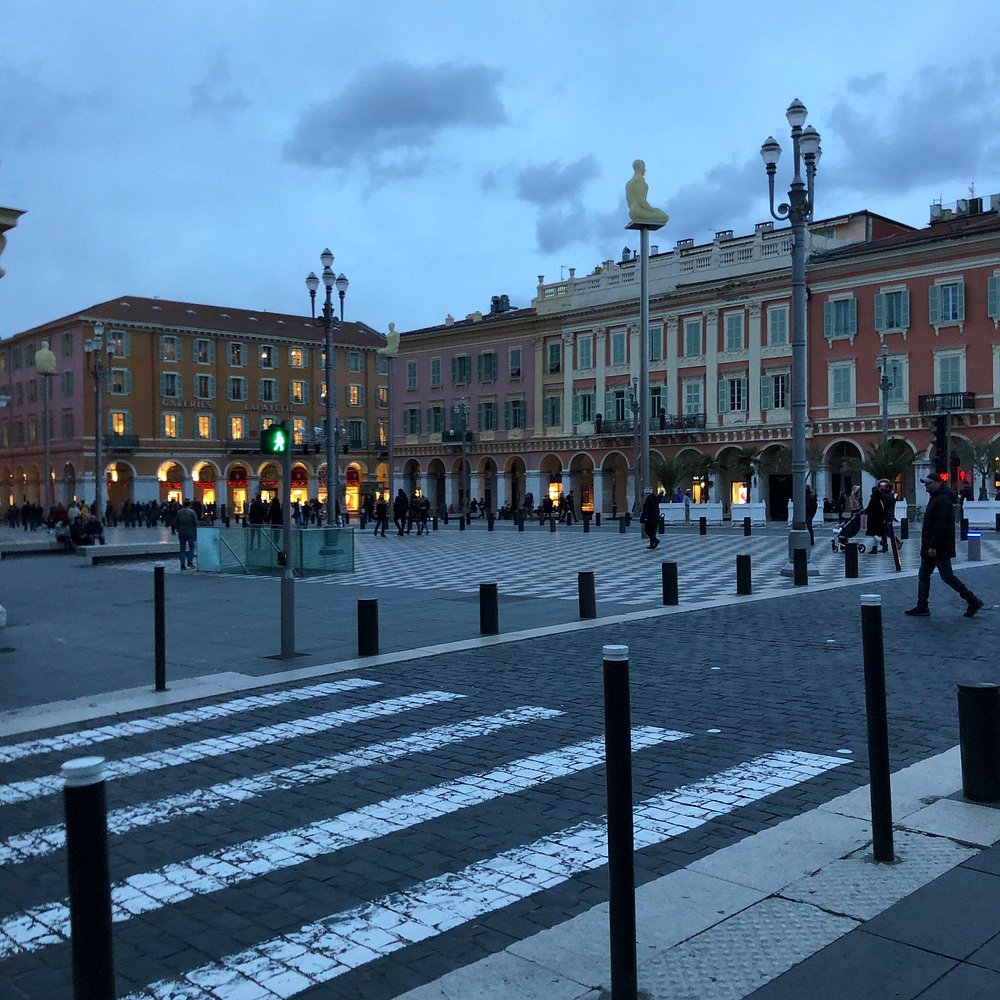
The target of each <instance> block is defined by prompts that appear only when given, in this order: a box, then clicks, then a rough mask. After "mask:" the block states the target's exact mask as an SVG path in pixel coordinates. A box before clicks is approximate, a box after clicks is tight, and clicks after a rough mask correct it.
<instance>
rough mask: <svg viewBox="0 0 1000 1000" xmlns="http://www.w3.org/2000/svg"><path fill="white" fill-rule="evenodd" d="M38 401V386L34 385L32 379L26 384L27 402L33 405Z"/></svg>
mask: <svg viewBox="0 0 1000 1000" xmlns="http://www.w3.org/2000/svg"><path fill="white" fill-rule="evenodd" d="M37 400H38V385H37V384H36V383H35V380H34V379H31V380H30V381H29V382H28V402H29V403H34V402H37Z"/></svg>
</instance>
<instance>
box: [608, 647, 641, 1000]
mask: <svg viewBox="0 0 1000 1000" xmlns="http://www.w3.org/2000/svg"><path fill="white" fill-rule="evenodd" d="M628 674H629V662H628V646H610V645H609V646H605V647H604V756H605V778H606V781H607V788H608V919H609V925H610V932H611V996H612V997H613V998H614V1000H634V998H635V997H636V995H637V991H638V987H637V984H638V972H637V968H636V946H635V843H634V836H633V826H632V822H633V821H632V721H631V710H630V705H629V676H628Z"/></svg>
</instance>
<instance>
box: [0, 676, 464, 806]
mask: <svg viewBox="0 0 1000 1000" xmlns="http://www.w3.org/2000/svg"><path fill="white" fill-rule="evenodd" d="M464 697H465V696H464V695H461V694H452V693H450V692H448V691H425V692H423V693H422V694H415V695H405V696H403V697H401V698H390V699H387V700H386V701H378V702H373V703H372V704H370V705H362V706H358V707H355V708H342V709H338V710H337V711H334V712H324V713H322V714H320V715H314V716H311V717H309V718H307V719H297V720H295V721H293V722H281V723H278V724H276V725H272V726H262V727H261V728H259V729H253V730H250V731H249V732H244V733H235V734H233V735H231V736H220V737H213V738H211V739H207V740H199V741H198V742H196V743H188V744H186V745H184V746H179V747H171V748H169V749H167V750H160V751H157V752H155V753H149V754H140V755H138V756H135V757H126V758H125V759H124V760H118V761H110V762H109V763H108V764H107V765H106V767H105V772H104V773H105V777H106V778H107V779H114V778H122V777H126V776H130V775H136V774H142V773H144V772H148V771H157V770H160V769H162V768H165V767H176V766H179V765H182V764H193V763H195V762H196V761H199V760H204V759H205V758H208V757H221V756H224V755H226V754H231V753H240V752H243V751H246V750H250V749H252V748H254V747H261V746H267V745H269V744H272V743H281V742H284V741H286V740H291V739H294V738H295V737H297V736H309V735H313V734H316V733H322V732H326V731H327V730H330V729H337V728H339V727H340V726H349V725H352V724H354V723H357V722H363V721H366V720H368V719H375V718H378V717H380V716H387V715H395V714H396V713H398V712H408V711H412V710H414V709H418V708H425V707H426V706H428V705H434V704H440V703H441V702H446V701H454V700H455V699H458V698H464ZM62 788H63V779H62V776H61V775H59V774H47V775H45V776H43V777H41V778H34V779H32V780H30V781H15V782H12V783H11V784H9V785H0V805H11V804H13V803H16V802H27V801H29V800H30V799H36V798H42V797H44V796H46V795H55V794H56V793H58V792H61V791H62Z"/></svg>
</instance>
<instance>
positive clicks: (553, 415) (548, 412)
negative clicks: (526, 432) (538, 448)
mask: <svg viewBox="0 0 1000 1000" xmlns="http://www.w3.org/2000/svg"><path fill="white" fill-rule="evenodd" d="M542 423H543V425H544V426H545V427H560V428H561V427H562V396H546V397H545V402H544V405H543V407H542Z"/></svg>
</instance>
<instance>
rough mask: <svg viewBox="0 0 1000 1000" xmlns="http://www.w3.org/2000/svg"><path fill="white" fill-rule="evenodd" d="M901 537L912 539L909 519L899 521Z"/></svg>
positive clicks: (904, 518) (999, 515)
mask: <svg viewBox="0 0 1000 1000" xmlns="http://www.w3.org/2000/svg"><path fill="white" fill-rule="evenodd" d="M997 517H1000V514H998V515H997ZM899 537H900V538H909V537H910V519H909V518H908V517H901V518H900V519H899Z"/></svg>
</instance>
